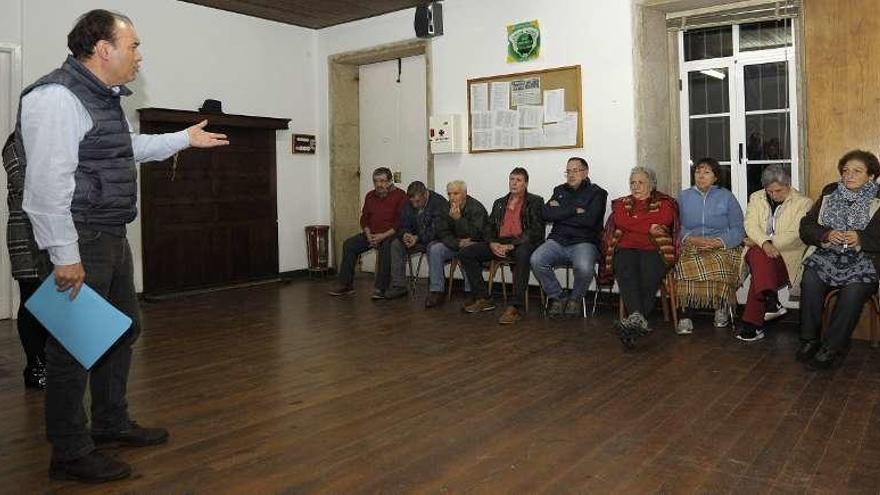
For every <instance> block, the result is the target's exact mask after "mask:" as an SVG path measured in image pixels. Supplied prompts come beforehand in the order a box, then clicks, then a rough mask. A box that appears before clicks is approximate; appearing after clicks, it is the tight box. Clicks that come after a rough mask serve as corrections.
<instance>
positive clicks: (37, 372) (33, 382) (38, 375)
mask: <svg viewBox="0 0 880 495" xmlns="http://www.w3.org/2000/svg"><path fill="white" fill-rule="evenodd" d="M22 375H24V388H35V389H40V390H42V389H44V388H46V367H45V366H44V365H43V363H41V362H39V361H36V364H33V365H29V366H28V367H26V368H25V369H24V371H22Z"/></svg>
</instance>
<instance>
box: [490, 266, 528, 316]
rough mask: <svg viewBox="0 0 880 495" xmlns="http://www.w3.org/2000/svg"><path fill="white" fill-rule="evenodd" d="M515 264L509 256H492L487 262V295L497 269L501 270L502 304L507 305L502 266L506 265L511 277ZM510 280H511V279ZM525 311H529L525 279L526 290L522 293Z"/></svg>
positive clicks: (505, 280)
mask: <svg viewBox="0 0 880 495" xmlns="http://www.w3.org/2000/svg"><path fill="white" fill-rule="evenodd" d="M515 266H516V261H514V260H513V259H510V258H493V259H492V261H491V262H490V263H489V289H488V290H489V295H491V294H492V284H493V283H494V282H495V273H497V272H498V270H501V297H502V298H503V300H504V305H505V306H506V305H507V279H506V277H505V276H504V267H507V268H508V269H509V270H510V278H511V279H513V277H514V275H513V269H514V267H515ZM511 281H512V280H511ZM523 300H524V305H525V311H526V313H528V312H529V284H528V281H526V292H525V294H524V295H523Z"/></svg>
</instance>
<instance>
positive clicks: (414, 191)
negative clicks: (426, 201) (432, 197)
mask: <svg viewBox="0 0 880 495" xmlns="http://www.w3.org/2000/svg"><path fill="white" fill-rule="evenodd" d="M427 192H428V188H427V187H425V183H424V182H422V181H420V180H414V181H412V182H410V183H409V186H407V188H406V195H407V197H409V198H412V197H414V196H424V195H425V194H427Z"/></svg>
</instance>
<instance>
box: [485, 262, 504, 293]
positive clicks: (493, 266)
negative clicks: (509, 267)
mask: <svg viewBox="0 0 880 495" xmlns="http://www.w3.org/2000/svg"><path fill="white" fill-rule="evenodd" d="M497 271H498V263H496V262H495V260H492V261H491V262H490V263H489V281H488V289H487V290H488V291H489V298H490V299H491V298H492V286H493V285H494V284H495V273H496V272H497ZM501 278H502V280H503V279H504V270H501Z"/></svg>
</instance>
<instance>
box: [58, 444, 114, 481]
mask: <svg viewBox="0 0 880 495" xmlns="http://www.w3.org/2000/svg"><path fill="white" fill-rule="evenodd" d="M129 476H131V466H129V465H128V464H126V463H124V462H122V461H120V460H117V459H112V458H110V457H108V456H106V455H104V454H102V453H100V452H98V451H92V452H90V453H88V454H86V455H85V456H83V457H80V458H79V459H74V460H72V461H63V462H60V461H55V460H53V461H52V463H51V464H50V465H49V477H50V478H52V479H53V480H76V481H82V482H85V483H103V482H105V481H112V480H121V479H123V478H128V477H129Z"/></svg>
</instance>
